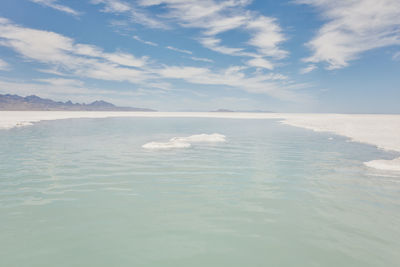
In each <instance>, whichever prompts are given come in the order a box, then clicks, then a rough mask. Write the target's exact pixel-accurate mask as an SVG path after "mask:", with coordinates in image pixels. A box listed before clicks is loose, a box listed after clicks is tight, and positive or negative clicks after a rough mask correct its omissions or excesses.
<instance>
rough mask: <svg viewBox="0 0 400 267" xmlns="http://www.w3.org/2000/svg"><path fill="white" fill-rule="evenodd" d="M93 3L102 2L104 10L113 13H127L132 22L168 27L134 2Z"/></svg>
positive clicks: (94, 1) (102, 0) (94, 0)
mask: <svg viewBox="0 0 400 267" xmlns="http://www.w3.org/2000/svg"><path fill="white" fill-rule="evenodd" d="M91 3H92V4H95V5H98V4H102V5H103V6H104V8H103V9H102V11H103V12H106V13H113V14H116V15H119V14H125V15H127V16H128V17H129V19H130V20H131V21H132V22H135V23H139V24H142V25H145V26H147V27H150V28H160V29H167V28H168V26H167V25H166V24H165V23H164V22H162V21H160V20H158V19H156V18H154V17H153V16H151V15H149V14H148V13H147V12H146V11H145V10H143V9H141V8H139V7H137V6H135V4H134V2H132V1H131V2H125V1H121V0H92V1H91Z"/></svg>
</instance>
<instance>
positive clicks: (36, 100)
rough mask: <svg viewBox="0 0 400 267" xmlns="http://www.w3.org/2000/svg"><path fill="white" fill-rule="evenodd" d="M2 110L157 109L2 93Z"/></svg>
mask: <svg viewBox="0 0 400 267" xmlns="http://www.w3.org/2000/svg"><path fill="white" fill-rule="evenodd" d="M0 110H15V111H17V110H21V111H23V110H31V111H34V110H35V111H42V110H43V111H44V110H49V111H155V110H152V109H148V108H134V107H117V106H115V105H113V104H111V103H108V102H105V101H103V100H99V101H94V102H93V103H90V104H79V103H72V102H71V101H67V102H56V101H53V100H51V99H44V98H40V97H38V96H35V95H31V96H27V97H22V96H18V95H10V94H7V95H1V94H0Z"/></svg>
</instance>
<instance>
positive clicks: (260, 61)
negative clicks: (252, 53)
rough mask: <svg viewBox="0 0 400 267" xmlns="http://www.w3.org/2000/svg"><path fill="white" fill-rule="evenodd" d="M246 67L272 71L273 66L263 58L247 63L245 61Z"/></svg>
mask: <svg viewBox="0 0 400 267" xmlns="http://www.w3.org/2000/svg"><path fill="white" fill-rule="evenodd" d="M247 65H249V66H252V67H257V68H264V69H269V70H272V69H273V68H274V66H273V65H272V63H271V62H269V61H268V60H266V59H263V58H253V59H251V60H249V61H247Z"/></svg>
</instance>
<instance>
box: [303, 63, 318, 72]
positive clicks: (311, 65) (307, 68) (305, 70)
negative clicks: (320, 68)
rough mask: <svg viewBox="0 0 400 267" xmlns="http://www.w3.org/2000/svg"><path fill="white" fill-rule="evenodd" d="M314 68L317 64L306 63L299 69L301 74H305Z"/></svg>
mask: <svg viewBox="0 0 400 267" xmlns="http://www.w3.org/2000/svg"><path fill="white" fill-rule="evenodd" d="M316 68H317V66H315V65H314V64H310V65H308V66H307V67H305V68H302V69H301V70H300V73H301V74H306V73H309V72H312V71H313V70H315V69H316Z"/></svg>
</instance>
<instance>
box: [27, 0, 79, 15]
mask: <svg viewBox="0 0 400 267" xmlns="http://www.w3.org/2000/svg"><path fill="white" fill-rule="evenodd" d="M30 1H31V2H34V3H37V4H40V5H43V6H47V7H50V8H53V9H56V10H58V11H61V12H64V13H67V14H70V15H74V16H79V15H80V12H78V11H76V10H74V9H72V8H70V7H68V6H65V5H61V4H58V3H57V2H58V0H30Z"/></svg>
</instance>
